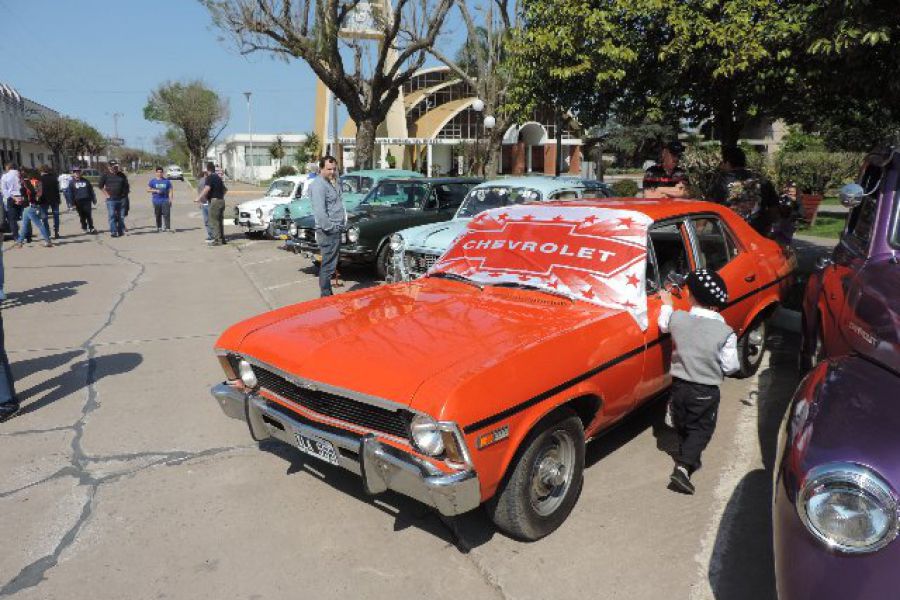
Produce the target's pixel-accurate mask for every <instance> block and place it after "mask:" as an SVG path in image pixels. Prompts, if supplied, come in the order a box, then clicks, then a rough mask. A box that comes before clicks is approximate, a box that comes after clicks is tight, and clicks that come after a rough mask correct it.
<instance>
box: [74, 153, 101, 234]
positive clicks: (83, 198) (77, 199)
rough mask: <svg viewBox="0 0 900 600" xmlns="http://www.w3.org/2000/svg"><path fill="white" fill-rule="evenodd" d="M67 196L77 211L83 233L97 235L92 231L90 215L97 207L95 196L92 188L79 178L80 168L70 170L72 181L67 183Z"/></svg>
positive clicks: (92, 222)
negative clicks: (70, 197)
mask: <svg viewBox="0 0 900 600" xmlns="http://www.w3.org/2000/svg"><path fill="white" fill-rule="evenodd" d="M69 194H70V195H71V196H72V201H73V202H74V203H75V210H77V211H78V218H79V219H80V220H81V231H82V232H83V233H97V230H96V229H94V216H93V215H92V214H91V211H92V210H93V207H94V206H96V205H97V196H96V194H94V186H93V185H91V182H90V181H88V180H87V179H84V178H83V177H82V176H81V167H75V168H73V169H72V181H71V183H69Z"/></svg>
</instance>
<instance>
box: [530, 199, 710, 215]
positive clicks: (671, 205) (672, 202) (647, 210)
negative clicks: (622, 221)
mask: <svg viewBox="0 0 900 600" xmlns="http://www.w3.org/2000/svg"><path fill="white" fill-rule="evenodd" d="M542 204H543V205H544V206H559V207H560V208H570V207H578V206H589V207H593V208H614V209H618V210H633V211H635V212H639V213H643V214H645V215H647V216H648V217H650V218H651V219H653V220H654V221H661V220H663V219H668V218H671V217H679V216H682V215H689V214H697V213H716V214H719V215H722V214H725V212H726V211H727V209H726V208H725V207H724V206H722V205H721V204H716V203H715V202H705V201H703V200H690V199H680V198H595V199H591V198H585V199H581V200H565V201H563V200H554V201H551V202H544V203H542Z"/></svg>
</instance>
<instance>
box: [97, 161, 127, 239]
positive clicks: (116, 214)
mask: <svg viewBox="0 0 900 600" xmlns="http://www.w3.org/2000/svg"><path fill="white" fill-rule="evenodd" d="M97 185H98V186H99V187H100V189H101V190H103V193H104V194H106V210H107V212H108V213H109V235H110V237H121V236H123V235H125V219H124V218H123V216H122V201H123V199H124V198H125V197H126V196H127V195H128V193H129V192H130V191H131V189H130V187H129V185H128V178H127V177H125V173H122V172H121V171H120V170H119V163H118V162H117V161H115V160H111V161H109V172H108V173H104V174H103V176H101V177H100V182H99V183H98V184H97Z"/></svg>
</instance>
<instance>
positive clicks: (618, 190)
mask: <svg viewBox="0 0 900 600" xmlns="http://www.w3.org/2000/svg"><path fill="white" fill-rule="evenodd" d="M639 189H640V188H639V187H638V184H637V182H636V181H635V180H634V179H619V180H618V181H614V182H613V183H612V195H613V196H615V197H617V198H632V197H634V196H637V195H638V190H639Z"/></svg>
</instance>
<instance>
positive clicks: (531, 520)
mask: <svg viewBox="0 0 900 600" xmlns="http://www.w3.org/2000/svg"><path fill="white" fill-rule="evenodd" d="M583 478H584V428H583V427H582V424H581V419H579V418H578V417H577V416H576V415H575V414H574V413H572V412H571V411H565V412H562V413H557V415H556V417H555V418H554V419H552V420H549V421H547V422H546V424H544V425H543V426H539V428H536V429H535V431H534V432H532V434H531V435H529V437H528V438H527V439H526V440H525V442H524V443H523V450H522V451H521V452H520V454H519V456H518V459H517V460H516V462H515V463H514V465H513V466H512V472H511V473H510V474H509V476H508V478H507V479H506V481H505V483H503V484H502V486H501V488H500V490H499V491H498V492H497V495H496V496H495V497H494V498H493V499H492V500H491V502H489V503H488V511H489V512H490V515H491V518H492V519H493V521H494V523H495V524H496V525H497V527H499V528H500V529H501V530H502V531H504V532H505V533H507V534H508V535H510V536H512V537H514V538H518V539H522V540H527V541H533V540H537V539H540V538H542V537H544V536H545V535H547V534H549V533H552V532H553V531H555V530H556V529H557V528H558V527H559V526H560V525H562V523H563V521H565V520H566V518H567V517H568V516H569V513H571V512H572V508H573V507H574V506H575V502H576V501H577V500H578V495H579V493H580V492H581V485H582V481H583Z"/></svg>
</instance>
